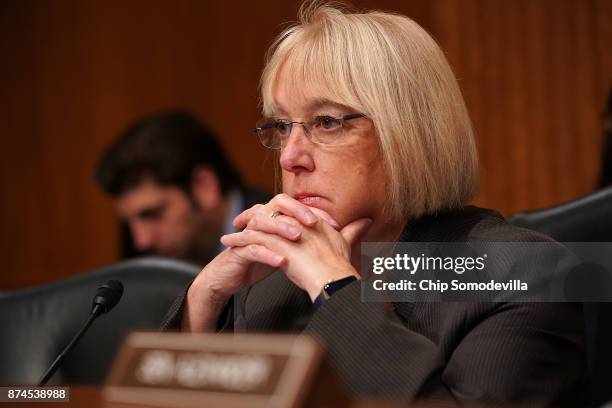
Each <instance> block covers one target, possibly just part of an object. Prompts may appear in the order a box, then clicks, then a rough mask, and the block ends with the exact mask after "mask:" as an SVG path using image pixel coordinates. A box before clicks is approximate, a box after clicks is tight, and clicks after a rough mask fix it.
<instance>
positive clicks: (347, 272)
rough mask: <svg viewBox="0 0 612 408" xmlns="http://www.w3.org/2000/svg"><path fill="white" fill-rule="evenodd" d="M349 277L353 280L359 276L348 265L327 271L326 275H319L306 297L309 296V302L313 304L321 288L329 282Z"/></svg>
mask: <svg viewBox="0 0 612 408" xmlns="http://www.w3.org/2000/svg"><path fill="white" fill-rule="evenodd" d="M349 276H354V277H355V278H357V279H360V276H359V274H358V273H357V271H356V270H355V268H353V267H352V266H350V265H349V266H347V267H343V268H340V269H328V272H327V273H324V274H321V275H319V276H318V278H317V279H316V280H315V282H313V284H312V285H311V286H310V287H309V288H308V289H307V290H306V291H307V292H308V296H310V300H311V301H313V302H314V301H315V299H316V298H317V297H318V296H319V295H320V294H321V291H322V290H323V287H324V286H325V285H326V284H328V283H329V282H335V281H337V280H340V279H344V278H346V277H349Z"/></svg>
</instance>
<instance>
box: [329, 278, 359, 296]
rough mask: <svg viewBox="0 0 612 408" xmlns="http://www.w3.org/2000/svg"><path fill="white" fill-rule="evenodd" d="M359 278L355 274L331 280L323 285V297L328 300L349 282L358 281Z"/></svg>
mask: <svg viewBox="0 0 612 408" xmlns="http://www.w3.org/2000/svg"><path fill="white" fill-rule="evenodd" d="M356 280H357V278H356V277H354V276H347V277H346V278H342V279H338V280H337V281H334V282H329V283H327V284H326V285H325V286H323V297H324V298H325V299H326V300H327V299H329V298H330V297H331V295H333V294H334V293H335V292H337V291H339V290H340V289H342V288H343V287H345V286H346V285H348V284H349V283H351V282H353V281H356Z"/></svg>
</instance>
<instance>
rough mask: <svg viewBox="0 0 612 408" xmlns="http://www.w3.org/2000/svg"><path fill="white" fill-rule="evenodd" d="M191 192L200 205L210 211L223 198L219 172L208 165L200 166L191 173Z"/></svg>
mask: <svg viewBox="0 0 612 408" xmlns="http://www.w3.org/2000/svg"><path fill="white" fill-rule="evenodd" d="M191 194H192V196H193V199H194V200H195V202H196V203H197V204H198V206H199V207H200V208H201V209H203V210H205V211H210V210H213V209H214V208H216V207H217V206H218V205H219V204H220V203H221V201H222V200H223V194H222V192H221V185H220V183H219V177H217V174H216V173H215V172H214V171H213V170H212V169H211V168H210V167H207V166H198V167H196V168H195V169H194V170H193V173H192V175H191Z"/></svg>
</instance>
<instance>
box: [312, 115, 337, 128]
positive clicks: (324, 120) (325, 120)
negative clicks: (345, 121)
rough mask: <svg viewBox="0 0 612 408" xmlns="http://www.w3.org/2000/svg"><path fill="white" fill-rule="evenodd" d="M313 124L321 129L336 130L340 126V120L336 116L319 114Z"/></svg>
mask: <svg viewBox="0 0 612 408" xmlns="http://www.w3.org/2000/svg"><path fill="white" fill-rule="evenodd" d="M315 125H316V126H317V127H318V128H320V129H323V130H336V129H338V128H340V127H341V125H342V122H341V121H340V120H339V119H336V118H332V117H329V116H321V117H318V118H316V121H315Z"/></svg>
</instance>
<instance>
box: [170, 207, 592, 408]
mask: <svg viewBox="0 0 612 408" xmlns="http://www.w3.org/2000/svg"><path fill="white" fill-rule="evenodd" d="M400 240H401V241H423V242H447V241H449V242H453V241H497V242H535V241H547V240H550V238H547V237H546V236H543V235H539V234H537V233H535V232H532V231H529V230H525V229H521V228H517V227H513V226H511V225H509V224H508V223H507V222H506V221H505V220H504V219H503V217H502V216H501V215H499V214H498V213H496V212H494V211H491V210H485V209H480V208H477V207H472V206H469V207H464V208H462V209H459V210H453V211H447V212H441V213H438V214H436V215H428V216H424V217H421V218H420V219H416V220H413V221H411V222H409V223H408V224H407V225H406V227H405V228H404V231H403V233H402V236H401V239H400ZM360 296H361V288H360V284H359V282H353V283H351V284H350V285H348V286H346V287H344V288H342V289H340V290H339V291H338V292H336V293H335V294H334V295H333V296H332V297H331V298H330V299H329V300H328V301H326V302H325V303H324V304H323V305H322V306H321V307H319V308H318V309H317V310H316V311H314V312H313V306H312V304H311V301H310V298H309V297H308V295H307V294H306V293H305V292H304V291H302V290H301V289H299V288H298V287H297V286H295V285H294V284H293V283H292V282H290V281H289V280H288V279H287V278H286V276H285V275H284V274H283V273H282V272H281V271H277V272H276V273H274V274H273V275H271V276H270V277H268V278H267V279H265V280H263V281H261V282H260V283H258V284H256V285H253V286H251V287H248V288H245V289H243V290H242V291H241V292H239V293H238V294H236V295H235V296H234V297H233V299H232V301H231V302H230V304H229V305H228V307H227V308H226V311H225V313H224V314H223V317H222V318H221V319H220V324H219V330H220V331H223V332H227V331H230V332H231V331H233V332H298V333H306V334H312V335H315V336H317V337H319V338H320V339H321V340H322V341H323V342H324V344H326V346H327V348H328V352H329V357H330V360H331V363H332V366H333V367H335V368H336V373H337V374H338V375H339V376H340V378H341V379H342V380H343V381H344V383H345V384H346V385H347V388H348V389H349V390H350V391H351V392H352V393H353V394H355V395H356V396H359V397H369V398H383V399H397V400H402V401H414V400H444V401H447V402H451V403H458V404H460V403H465V402H478V403H484V404H504V405H506V404H508V405H510V406H512V405H522V406H524V405H529V406H551V405H553V406H556V405H572V403H573V400H575V399H576V398H577V397H578V391H579V389H581V382H582V378H583V377H582V373H583V368H584V360H585V359H584V334H583V333H584V330H583V316H582V308H581V306H580V305H578V304H571V303H564V304H561V303H458V302H444V303H420V302H414V303H395V304H393V305H392V306H393V307H390V305H388V304H384V303H365V302H362V301H361V297H360ZM183 305H184V297H182V298H180V299H177V302H176V303H175V304H174V306H173V307H172V308H171V310H170V311H169V313H168V316H167V319H166V320H165V321H164V323H163V325H162V329H164V330H176V329H180V322H181V315H182V311H183Z"/></svg>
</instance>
